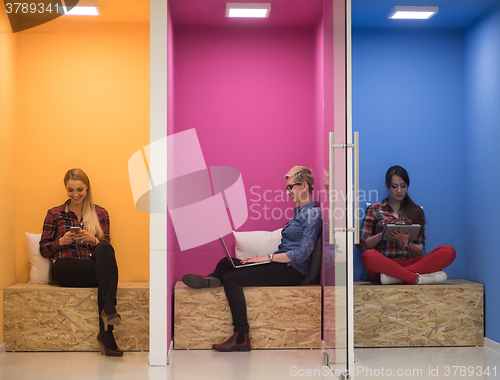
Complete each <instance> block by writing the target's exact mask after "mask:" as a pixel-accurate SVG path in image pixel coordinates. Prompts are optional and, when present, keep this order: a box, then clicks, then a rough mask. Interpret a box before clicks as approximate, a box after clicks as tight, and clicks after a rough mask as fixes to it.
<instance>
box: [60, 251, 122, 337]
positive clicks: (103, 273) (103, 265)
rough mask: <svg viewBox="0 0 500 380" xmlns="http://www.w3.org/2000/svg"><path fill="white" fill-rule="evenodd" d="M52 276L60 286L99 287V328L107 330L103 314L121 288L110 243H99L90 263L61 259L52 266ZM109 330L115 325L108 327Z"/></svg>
mask: <svg viewBox="0 0 500 380" xmlns="http://www.w3.org/2000/svg"><path fill="white" fill-rule="evenodd" d="M52 276H53V277H54V280H55V281H56V282H57V284H58V285H59V286H62V287H73V288H91V287H95V286H97V305H98V308H99V328H100V329H101V330H104V323H103V322H102V318H101V312H102V310H103V309H104V305H105V303H106V302H108V301H112V302H114V303H115V305H116V289H117V287H118V266H117V265H116V259H115V250H114V249H113V247H112V245H111V244H109V243H103V244H100V245H99V246H98V247H96V249H95V250H94V252H93V253H92V256H91V259H90V260H84V259H60V260H57V261H56V262H55V263H54V264H53V265H52ZM108 329H109V330H112V329H113V326H111V325H109V327H108Z"/></svg>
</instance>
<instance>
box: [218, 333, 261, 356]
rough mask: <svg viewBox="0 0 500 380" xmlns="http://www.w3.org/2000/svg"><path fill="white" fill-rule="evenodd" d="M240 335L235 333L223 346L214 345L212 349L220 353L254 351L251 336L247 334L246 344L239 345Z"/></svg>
mask: <svg viewBox="0 0 500 380" xmlns="http://www.w3.org/2000/svg"><path fill="white" fill-rule="evenodd" d="M238 334H239V333H237V332H235V333H234V334H233V336H232V337H231V338H229V339H228V340H227V341H226V342H224V343H222V344H214V345H213V346H212V349H213V350H217V351H219V352H231V351H250V350H251V349H252V347H251V346H250V336H249V335H248V334H245V342H243V343H241V344H238V343H236V338H238Z"/></svg>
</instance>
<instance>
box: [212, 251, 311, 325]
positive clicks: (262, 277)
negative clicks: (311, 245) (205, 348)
mask: <svg viewBox="0 0 500 380" xmlns="http://www.w3.org/2000/svg"><path fill="white" fill-rule="evenodd" d="M233 261H234V263H235V264H236V265H240V264H241V261H240V260H238V259H233ZM209 276H211V277H216V278H218V279H219V280H221V282H222V285H223V286H224V292H225V293H226V297H227V301H228V302H229V307H230V308H231V315H232V317H233V326H234V332H238V333H240V332H241V333H248V332H249V326H248V319H247V304H246V302H245V295H244V294H243V288H242V287H243V286H283V285H290V286H293V285H298V284H300V282H301V281H302V280H303V279H304V277H305V275H303V274H302V273H300V272H299V271H298V270H296V269H295V268H293V267H292V266H288V265H287V264H286V263H275V262H272V263H270V264H262V265H255V266H251V267H246V268H239V269H234V268H233V267H232V265H231V264H230V263H229V261H228V260H227V258H223V259H221V260H220V261H219V263H218V264H217V266H216V267H215V270H214V271H213V272H212V273H211V274H209Z"/></svg>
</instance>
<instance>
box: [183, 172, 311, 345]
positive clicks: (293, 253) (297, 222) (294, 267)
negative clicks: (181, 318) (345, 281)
mask: <svg viewBox="0 0 500 380" xmlns="http://www.w3.org/2000/svg"><path fill="white" fill-rule="evenodd" d="M285 179H286V191H287V194H288V195H289V196H290V198H291V200H292V202H293V203H295V204H296V205H297V207H296V208H295V210H294V216H293V218H292V219H291V220H290V221H289V222H288V223H287V224H286V226H285V227H284V228H283V230H282V232H281V244H280V245H279V246H278V250H277V251H276V252H273V253H269V254H266V255H263V256H253V257H248V258H246V259H244V260H242V261H240V260H238V259H233V261H234V263H235V264H236V265H240V264H249V263H258V262H264V261H271V263H269V264H265V265H256V266H250V267H246V268H239V269H234V268H233V266H232V265H231V264H230V263H229V262H228V260H227V259H226V258H224V259H222V260H220V261H219V263H218V264H217V266H216V268H215V270H214V271H213V272H212V273H211V274H210V275H208V276H207V277H205V276H198V275H196V274H187V275H185V276H183V277H182V281H183V282H184V284H186V285H187V286H189V287H191V288H196V289H199V288H208V287H210V288H212V287H218V286H220V284H221V283H222V285H223V286H224V292H225V293H226V297H227V300H228V302H229V306H230V308H231V315H232V317H233V326H234V334H233V335H232V336H231V337H230V338H229V339H228V340H227V341H226V342H225V343H222V344H214V345H213V346H212V348H213V349H214V350H217V351H222V352H227V351H250V349H251V346H250V338H249V334H248V333H249V326H248V320H247V310H246V302H245V296H244V294H243V287H244V286H283V285H290V286H293V285H298V284H300V282H301V281H302V280H303V279H304V278H305V277H306V276H307V275H308V273H309V268H310V264H311V258H310V255H311V252H312V251H313V249H314V244H315V242H316V239H317V238H318V234H319V232H320V230H321V209H320V207H319V206H318V203H317V202H316V201H313V187H314V177H313V175H312V173H311V170H310V169H308V168H305V167H303V166H294V167H293V168H292V169H291V170H290V171H289V172H288V173H287V174H286V175H285Z"/></svg>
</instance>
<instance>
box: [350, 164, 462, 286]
mask: <svg viewBox="0 0 500 380" xmlns="http://www.w3.org/2000/svg"><path fill="white" fill-rule="evenodd" d="M409 185H410V178H409V176H408V173H407V172H406V170H405V169H403V168H402V167H401V166H397V165H396V166H393V167H391V168H389V170H387V173H386V175H385V186H386V187H387V189H388V190H389V198H385V199H384V200H383V201H382V202H380V203H374V204H372V205H370V206H368V208H367V210H366V216H365V218H364V220H363V224H362V225H361V232H360V235H361V236H360V243H359V244H358V245H357V248H358V250H360V251H364V252H363V255H362V256H361V260H362V261H363V265H364V266H365V268H366V270H367V271H368V273H369V274H370V276H371V278H372V279H373V281H375V282H381V283H382V284H384V285H388V284H398V283H401V284H402V283H407V284H410V285H411V284H439V283H441V282H443V281H445V280H446V279H447V275H446V273H445V272H443V271H442V269H444V268H446V267H447V266H448V265H450V264H451V263H452V262H453V260H455V249H454V248H453V247H451V246H449V245H441V246H439V247H437V248H436V249H434V250H433V251H431V252H429V253H427V254H426V255H424V249H425V223H426V222H425V214H424V211H423V210H422V208H420V207H419V206H417V205H416V204H415V203H414V202H413V201H412V200H411V198H410V197H409V196H408V194H407V190H408V186H409ZM387 224H420V225H421V229H420V233H419V235H418V237H417V239H416V240H414V241H410V238H409V237H410V233H407V234H405V233H403V232H402V231H401V230H400V229H399V230H397V231H392V232H391V235H390V237H391V238H392V239H394V240H382V236H383V233H384V229H385V226H386V225H387Z"/></svg>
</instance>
